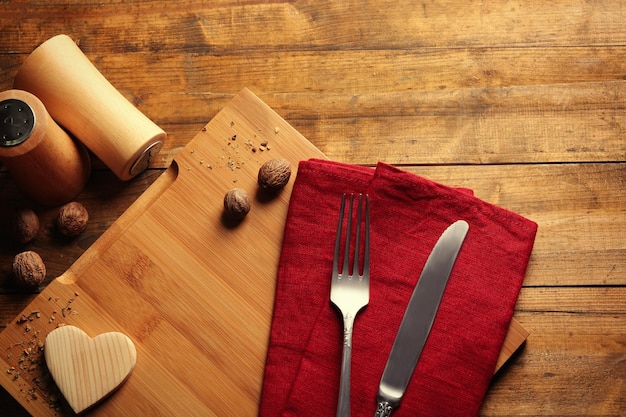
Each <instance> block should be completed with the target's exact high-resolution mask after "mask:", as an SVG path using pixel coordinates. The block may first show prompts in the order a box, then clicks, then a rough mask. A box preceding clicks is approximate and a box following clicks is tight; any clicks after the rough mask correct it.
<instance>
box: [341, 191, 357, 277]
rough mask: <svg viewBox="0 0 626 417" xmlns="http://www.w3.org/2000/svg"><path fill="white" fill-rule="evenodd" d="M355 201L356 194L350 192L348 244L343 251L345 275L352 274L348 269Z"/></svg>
mask: <svg viewBox="0 0 626 417" xmlns="http://www.w3.org/2000/svg"><path fill="white" fill-rule="evenodd" d="M353 202H354V194H350V205H349V206H348V223H347V224H346V246H345V249H344V251H343V268H342V269H341V274H342V275H345V276H348V275H350V271H348V267H349V265H350V233H351V232H352V204H353ZM342 213H343V212H342Z"/></svg>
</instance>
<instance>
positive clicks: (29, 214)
mask: <svg viewBox="0 0 626 417" xmlns="http://www.w3.org/2000/svg"><path fill="white" fill-rule="evenodd" d="M37 232H39V217H38V216H37V214H35V212H34V211H33V210H31V209H29V208H25V209H21V210H19V211H18V212H17V213H16V214H15V220H14V222H13V234H14V235H15V238H16V239H17V240H18V241H19V242H20V243H28V242H30V241H31V240H33V239H34V238H35V236H37Z"/></svg>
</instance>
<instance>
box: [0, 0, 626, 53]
mask: <svg viewBox="0 0 626 417" xmlns="http://www.w3.org/2000/svg"><path fill="white" fill-rule="evenodd" d="M624 14H625V11H624V10H623V8H622V7H621V3H619V2H604V3H603V4H602V7H598V6H596V5H595V4H594V3H581V2H578V1H573V0H565V1H556V2H550V3H547V4H546V3H545V2H526V3H524V4H512V3H509V2H504V3H503V2H497V1H490V2H478V1H474V2H464V3H463V4H459V3H458V2H456V1H453V0H446V1H438V2H436V3H432V4H431V3H424V4H421V5H416V4H415V3H413V2H410V1H400V2H398V1H392V0H386V1H376V2H374V1H367V2H358V3H355V2H341V3H337V2H327V1H326V2H312V3H310V2H304V3H300V2H299V3H293V2H270V3H268V2H262V1H258V0H257V1H252V2H246V3H245V4H234V3H232V2H230V1H223V2H215V3H214V2H212V3H211V4H206V5H201V4H197V3H189V4H188V5H184V3H183V4H180V3H177V4H176V5H174V4H173V3H171V2H167V1H155V2H150V3H142V2H135V3H130V4H129V5H127V7H124V8H123V10H121V9H120V7H119V4H118V3H115V2H103V3H99V4H98V5H95V4H81V3H73V4H67V3H66V2H56V3H55V2H40V1H20V2H11V3H2V4H0V16H1V20H0V26H3V27H10V28H11V29H12V30H10V31H8V32H6V36H5V37H4V39H2V40H1V41H0V42H2V43H0V49H2V50H11V51H20V52H24V51H25V50H28V48H32V47H34V46H35V45H36V44H38V43H40V42H41V41H43V39H42V38H43V37H45V36H46V35H47V34H50V33H53V34H57V33H62V32H64V31H68V30H71V31H72V32H75V33H81V34H82V36H81V38H82V39H83V40H84V42H85V46H87V47H89V44H90V39H92V38H97V39H103V40H106V41H107V42H108V43H109V45H110V46H111V49H112V50H117V51H120V50H126V51H134V50H138V49H139V50H151V51H153V52H158V51H163V50H180V49H184V48H188V49H195V50H196V51H198V52H215V53H221V52H223V51H233V50H236V51H239V52H240V53H242V54H246V53H248V52H249V51H254V50H258V49H262V48H266V49H267V48H276V49H292V50H293V49H364V50H367V49H370V50H371V49H397V48H404V47H406V45H411V46H413V47H415V46H420V47H476V48H485V47H493V46H498V45H502V44H506V45H511V46H517V47H528V46H545V45H553V46H559V47H560V46H567V45H572V44H577V45H598V44H621V45H623V44H625V43H626V23H625V22H626V19H624ZM110 16H115V19H110V18H109V17H110ZM43 21H45V23H46V25H45V27H44V28H42V22H43ZM451 22H454V24H450V23H451ZM128 28H133V30H132V31H129V30H127V29H128ZM172 28H175V29H176V30H173V29H172ZM163 33H167V34H168V36H161V35H162V34H163ZM5 45H9V47H8V48H7V47H6V46H5Z"/></svg>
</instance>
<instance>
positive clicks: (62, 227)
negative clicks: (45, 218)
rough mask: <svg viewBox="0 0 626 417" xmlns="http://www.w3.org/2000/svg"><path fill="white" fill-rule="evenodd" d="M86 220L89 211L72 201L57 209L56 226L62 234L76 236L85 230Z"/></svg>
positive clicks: (87, 219)
mask: <svg viewBox="0 0 626 417" xmlns="http://www.w3.org/2000/svg"><path fill="white" fill-rule="evenodd" d="M88 221H89V213H88V212H87V209H86V208H85V206H83V205H82V204H81V203H78V202H75V201H73V202H71V203H67V204H65V205H64V206H63V207H61V208H60V209H59V214H58V216H57V228H58V230H59V232H60V233H61V234H62V235H64V236H70V237H71V236H77V235H79V234H81V233H82V231H83V230H85V227H87V222H88Z"/></svg>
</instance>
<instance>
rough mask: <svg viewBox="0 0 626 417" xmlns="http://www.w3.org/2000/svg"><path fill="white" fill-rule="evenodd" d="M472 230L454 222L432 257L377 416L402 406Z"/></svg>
mask: <svg viewBox="0 0 626 417" xmlns="http://www.w3.org/2000/svg"><path fill="white" fill-rule="evenodd" d="M468 229H469V225H468V224H467V222H466V221H464V220H459V221H457V222H455V223H453V224H452V225H450V227H448V228H447V229H446V230H445V231H444V232H443V233H442V234H441V237H439V240H438V241H437V243H436V244H435V247H434V248H433V250H432V252H431V253H430V255H429V256H428V260H427V261H426V265H424V269H423V270H422V274H421V275H420V278H419V280H418V281H417V285H416V286H415V289H414V290H413V295H411V299H410V300H409V304H408V306H407V308H406V311H405V312H404V317H403V318H402V323H401V324H400V328H399V329H398V334H397V335H396V340H395V341H394V342H393V347H392V348H391V353H390V354H389V359H387V365H385V370H384V372H383V376H382V378H381V379H380V385H379V386H378V398H377V402H378V406H377V409H376V414H375V416H374V417H389V416H390V415H391V412H392V411H393V410H394V409H396V408H397V407H398V406H399V405H400V400H401V399H402V397H403V396H404V391H406V387H407V385H408V384H409V380H410V379H411V376H412V375H413V370H414V369H415V365H417V361H418V359H419V357H420V355H421V353H422V349H423V348H424V344H425V343H426V339H428V334H429V333H430V328H431V327H432V325H433V322H434V321H435V316H436V315H437V309H438V308H439V303H440V302H441V297H442V296H443V292H444V290H445V288H446V284H447V283H448V277H450V272H451V271H452V267H453V266H454V262H455V261H456V257H457V255H458V253H459V250H460V249H461V245H462V244H463V241H464V240H465V235H466V234H467V231H468Z"/></svg>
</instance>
